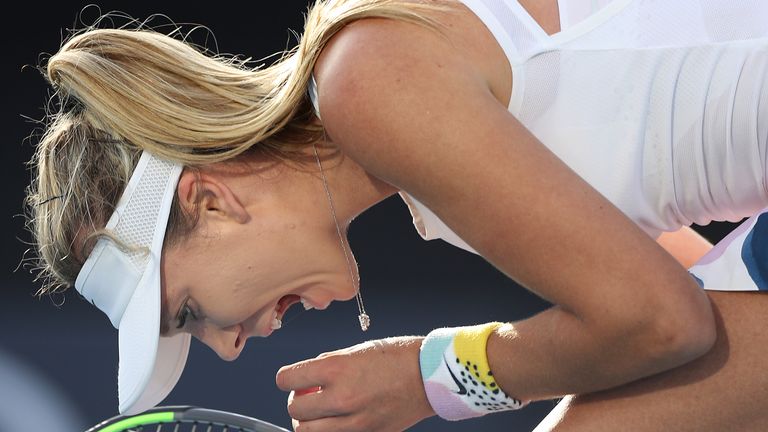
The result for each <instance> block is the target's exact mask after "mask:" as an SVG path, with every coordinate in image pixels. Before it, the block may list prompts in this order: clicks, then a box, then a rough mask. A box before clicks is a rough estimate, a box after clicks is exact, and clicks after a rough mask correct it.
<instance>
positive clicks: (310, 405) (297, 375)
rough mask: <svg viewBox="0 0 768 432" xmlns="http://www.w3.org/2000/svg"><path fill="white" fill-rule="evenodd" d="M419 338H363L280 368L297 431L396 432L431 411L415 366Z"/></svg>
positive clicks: (279, 381) (280, 380)
mask: <svg viewBox="0 0 768 432" xmlns="http://www.w3.org/2000/svg"><path fill="white" fill-rule="evenodd" d="M421 340H422V338H420V337H397V338H387V339H381V340H375V341H369V342H364V343H361V344H358V345H355V346H353V347H350V348H345V349H341V350H338V351H333V352H329V353H324V354H320V355H319V356H318V357H317V358H315V359H312V360H305V361H302V362H298V363H295V364H292V365H289V366H284V367H282V368H280V370H279V371H278V372H277V386H278V387H279V388H280V389H282V390H285V391H290V392H291V393H290V395H289V396H288V413H289V414H290V415H291V418H292V419H293V428H294V430H295V431H296V432H357V431H365V432H389V431H391V432H400V431H403V430H405V429H407V428H408V427H410V426H413V425H414V424H416V423H418V422H419V421H421V420H423V419H425V418H427V417H430V416H433V415H435V413H434V411H433V410H432V407H431V406H430V405H429V402H428V401H427V397H426V395H425V393H424V385H423V383H422V380H421V372H420V370H419V348H420V347H421Z"/></svg>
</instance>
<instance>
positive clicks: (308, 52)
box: [27, 0, 442, 293]
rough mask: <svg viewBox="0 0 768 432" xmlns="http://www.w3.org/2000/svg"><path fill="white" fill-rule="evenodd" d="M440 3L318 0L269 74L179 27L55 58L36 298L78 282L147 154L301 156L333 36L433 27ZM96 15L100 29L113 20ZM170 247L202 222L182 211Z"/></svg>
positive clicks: (83, 35) (75, 44)
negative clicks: (369, 24) (312, 88)
mask: <svg viewBox="0 0 768 432" xmlns="http://www.w3.org/2000/svg"><path fill="white" fill-rule="evenodd" d="M439 8H442V7H441V6H437V5H436V4H433V3H426V2H414V1H402V0H327V1H318V2H317V3H315V4H314V5H313V6H312V7H311V8H310V9H309V11H308V13H307V15H306V21H305V29H304V33H303V35H302V36H301V38H300V41H299V43H298V44H297V45H296V46H295V47H294V48H292V49H291V50H288V51H286V52H284V53H282V54H281V55H280V56H279V58H278V60H277V61H276V62H274V63H273V64H272V65H270V66H268V67H250V66H249V62H248V61H247V60H241V59H239V58H237V57H234V56H223V55H218V54H212V53H209V52H206V51H205V50H203V49H201V48H200V47H197V46H195V45H193V44H191V43H188V42H187V41H185V40H184V39H183V37H182V38H179V37H178V36H181V35H182V34H183V33H182V32H181V31H180V29H179V28H175V29H173V30H172V31H171V32H170V33H168V34H165V33H161V32H158V31H155V30H152V29H149V28H147V27H146V26H145V25H144V24H141V25H137V26H136V28H133V29H129V28H125V27H123V28H113V29H109V28H98V27H97V26H93V27H89V28H86V29H84V30H82V31H80V32H78V33H77V34H75V35H73V36H72V37H70V38H69V40H67V41H66V42H65V43H64V44H63V46H62V47H61V49H60V50H59V51H58V52H57V53H56V54H54V55H53V56H51V57H50V59H49V60H48V62H47V65H46V67H45V71H46V72H45V75H46V78H47V79H48V81H49V82H50V84H51V85H52V86H53V87H54V88H55V89H56V91H57V96H58V97H59V98H60V99H61V101H62V103H60V107H61V108H60V109H59V110H58V112H55V113H51V114H49V115H48V119H47V127H46V129H45V131H44V133H43V134H42V136H41V138H40V141H39V143H38V145H37V148H36V152H35V155H34V157H33V159H32V160H31V161H30V164H31V166H32V171H33V183H32V185H31V186H30V188H29V191H28V197H27V208H28V210H29V211H28V214H29V217H28V219H29V225H30V227H31V230H32V232H33V235H34V237H35V242H36V246H37V252H38V261H37V263H36V265H35V269H36V270H37V271H38V277H39V278H41V279H42V280H43V281H44V286H43V288H42V289H41V290H40V293H45V292H53V291H56V290H59V289H66V288H67V287H68V286H71V285H72V284H73V282H74V279H75V278H76V276H77V273H78V272H79V269H80V266H81V265H82V261H83V258H84V254H85V253H86V252H87V247H86V245H87V244H88V241H89V240H91V239H93V238H94V237H96V236H98V235H103V234H107V235H108V233H104V232H103V227H104V224H105V223H106V221H107V220H108V219H109V216H110V215H111V213H112V211H113V209H114V207H115V205H116V202H117V199H118V198H119V196H120V194H121V192H122V190H123V188H124V187H125V185H126V184H127V181H128V179H129V178H130V174H131V173H132V172H133V169H134V167H135V164H136V161H137V160H138V155H139V154H140V152H141V151H142V150H148V151H150V152H153V153H154V154H156V155H158V156H161V157H164V158H167V159H171V160H175V161H177V162H180V163H182V164H184V165H185V166H187V167H195V166H201V165H205V164H210V163H216V162H223V161H227V160H232V159H234V158H237V157H238V156H240V155H242V154H244V153H246V152H249V151H260V152H265V153H268V154H271V155H275V156H277V157H280V158H283V159H288V160H290V159H291V158H297V157H298V156H299V154H300V153H301V152H302V150H303V149H305V147H306V146H307V145H309V144H311V143H313V142H315V141H317V140H318V139H320V138H321V136H322V126H321V125H320V124H319V122H317V119H316V117H315V115H314V112H313V109H312V105H311V103H310V101H309V100H308V97H307V86H308V82H309V80H310V78H311V75H312V70H313V68H314V65H315V62H316V61H317V58H318V56H319V55H320V52H321V50H322V49H323V47H325V45H326V44H327V43H328V41H329V40H330V39H331V37H332V36H333V35H334V34H336V33H337V32H338V31H339V30H341V29H342V28H343V27H344V26H345V25H347V24H349V23H351V22H353V21H356V20H359V19H363V18H373V17H377V18H391V19H398V20H405V21H409V22H414V23H418V24H421V25H427V26H434V25H435V24H436V23H435V22H434V21H433V20H431V19H430V18H428V17H427V14H425V13H424V12H426V11H427V10H434V9H439ZM106 21H108V20H105V19H100V20H98V21H97V22H98V23H101V22H106ZM172 212H173V213H172V215H171V218H170V220H169V228H168V230H169V233H168V235H167V236H166V239H167V241H174V239H175V238H178V237H179V236H181V235H183V234H184V233H186V232H188V231H189V230H190V229H191V228H192V225H193V224H194V221H192V220H190V219H189V218H188V217H186V216H185V215H184V214H183V213H182V212H181V211H180V209H179V208H178V206H177V205H175V204H174V209H173V210H172Z"/></svg>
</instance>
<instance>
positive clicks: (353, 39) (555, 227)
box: [316, 20, 698, 319]
mask: <svg viewBox="0 0 768 432" xmlns="http://www.w3.org/2000/svg"><path fill="white" fill-rule="evenodd" d="M359 24H361V23H356V24H355V25H356V27H355V25H353V26H349V27H348V28H347V29H346V30H344V31H343V32H342V33H341V34H339V35H337V36H336V37H335V40H334V41H333V45H331V46H329V47H328V48H327V49H326V52H325V53H324V54H323V57H322V58H321V62H320V63H319V64H318V66H317V68H316V73H317V78H318V86H319V96H320V106H321V109H322V115H323V122H324V125H325V127H326V129H327V131H328V133H329V136H330V137H331V138H332V139H333V141H334V142H335V143H336V144H337V145H339V146H340V147H341V149H342V151H343V152H344V153H345V154H347V155H348V156H349V157H351V158H352V159H354V160H355V161H356V162H357V163H359V164H360V165H361V166H362V167H363V168H364V169H365V170H366V171H368V172H369V173H370V174H372V175H374V176H376V177H378V178H380V179H382V180H384V181H386V182H388V183H390V184H392V185H394V186H396V187H398V188H400V189H402V190H404V191H407V192H408V193H409V194H411V195H413V196H414V197H415V198H416V199H418V200H419V201H421V202H422V203H424V204H425V205H426V206H427V207H429V208H430V209H431V210H433V211H434V212H435V213H436V214H437V215H438V216H439V217H440V218H441V219H442V220H443V221H444V222H445V223H446V224H447V225H448V226H449V227H451V229H452V230H454V231H455V232H456V233H457V234H458V235H459V236H460V237H461V238H462V239H464V240H465V241H466V242H467V243H468V244H469V245H471V246H472V247H473V248H474V249H475V250H476V251H478V252H479V253H480V254H481V255H482V256H483V257H484V258H486V259H487V260H488V261H489V262H491V263H492V264H493V265H494V266H496V267H497V268H498V269H499V270H501V271H503V272H504V273H506V274H507V275H508V276H510V277H511V278H513V279H514V280H516V281H517V282H518V283H520V284H521V285H523V286H525V287H527V288H529V289H531V290H532V291H534V292H536V293H537V294H539V295H540V296H542V297H543V298H545V299H547V300H548V301H550V302H553V303H555V304H559V305H561V306H564V307H565V308H567V309H570V310H572V311H574V312H576V313H578V314H582V313H583V314H584V315H588V316H593V317H595V316H599V314H597V315H596V312H598V311H602V312H604V315H602V316H601V319H603V318H605V319H607V318H608V315H609V314H611V313H615V314H616V315H615V316H620V317H626V316H627V315H626V314H627V312H629V311H630V310H631V311H632V312H637V313H635V314H633V315H634V316H637V315H639V314H642V313H648V312H653V311H655V310H657V309H655V308H657V307H658V306H659V303H660V302H661V300H662V299H663V300H664V301H669V300H673V301H674V299H675V298H676V297H677V298H678V299H679V300H683V301H685V300H690V296H692V295H694V294H693V291H694V290H695V289H698V286H697V285H696V284H695V283H694V282H693V281H692V280H691V278H689V277H688V275H687V273H686V272H685V271H684V269H682V268H681V267H680V266H679V265H678V264H677V263H676V262H675V261H674V260H672V259H671V258H670V257H669V256H668V255H667V254H665V253H664V251H663V249H661V248H660V247H659V246H658V245H657V244H656V243H655V242H654V241H653V240H652V239H650V238H649V237H648V236H647V235H646V234H645V233H644V232H643V231H642V230H640V229H639V228H638V227H637V226H636V225H635V224H634V223H633V222H632V221H630V220H629V219H627V218H626V217H625V216H624V215H623V213H621V212H620V211H619V210H618V209H617V208H615V207H614V206H613V205H612V204H611V203H610V202H608V201H607V200H606V199H605V198H604V197H603V196H602V195H600V194H599V193H598V192H596V191H595V190H594V189H593V188H592V187H591V186H590V185H589V184H587V183H586V182H585V181H584V180H583V179H581V178H580V177H579V176H578V175H576V174H575V173H574V172H573V171H572V170H571V169H570V168H569V167H568V166H566V165H565V164H564V163H563V162H562V161H561V160H559V159H558V158H557V157H556V156H555V155H554V154H553V153H551V152H550V151H549V150H548V149H547V148H546V147H545V146H544V145H543V144H542V143H541V142H540V141H538V140H537V139H536V138H535V137H534V136H533V135H532V134H531V133H530V132H529V131H528V130H527V129H526V128H525V127H524V126H523V125H522V124H521V123H520V122H519V121H518V120H517V119H516V118H515V117H514V116H512V115H511V114H510V113H509V111H508V110H507V109H506V107H505V106H504V105H503V104H501V103H499V101H498V100H497V99H496V98H495V97H494V96H493V94H492V92H491V91H490V90H489V84H488V82H487V80H485V78H484V76H483V74H482V73H480V72H478V70H477V69H476V68H474V67H473V66H472V64H470V63H469V62H466V61H464V59H463V57H462V55H461V53H460V52H456V51H455V48H453V47H452V45H451V44H450V43H448V42H447V41H446V40H445V39H443V38H441V37H440V36H438V35H436V34H434V33H432V32H431V31H430V30H428V29H421V28H418V27H416V26H414V25H412V24H405V23H397V22H393V21H385V20H371V21H368V22H366V23H364V25H359ZM677 303H678V304H680V303H679V302H677ZM690 303H691V302H689V303H688V304H690ZM673 304H674V303H673ZM651 315H652V314H651ZM619 319H626V318H619ZM629 319H633V318H629Z"/></svg>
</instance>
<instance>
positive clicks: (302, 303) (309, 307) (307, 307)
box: [301, 298, 315, 310]
mask: <svg viewBox="0 0 768 432" xmlns="http://www.w3.org/2000/svg"><path fill="white" fill-rule="evenodd" d="M301 305H302V306H304V310H312V309H314V308H315V307H314V306H312V305H311V304H309V302H308V301H307V300H306V299H304V298H302V299H301Z"/></svg>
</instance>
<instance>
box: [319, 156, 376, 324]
mask: <svg viewBox="0 0 768 432" xmlns="http://www.w3.org/2000/svg"><path fill="white" fill-rule="evenodd" d="M312 150H314V152H315V160H316V161H317V167H318V168H319V169H320V176H321V177H322V178H323V187H324V188H325V194H326V195H327V196H328V204H329V205H330V206H331V215H332V216H333V222H334V223H335V224H336V233H337V234H338V235H339V243H340V244H341V250H342V251H343V252H344V259H346V260H347V268H348V269H349V281H350V283H352V287H357V295H356V298H357V309H358V311H360V315H358V317H357V318H358V320H359V321H360V328H361V329H363V331H366V330H368V327H370V326H371V317H369V316H368V314H367V313H365V305H363V296H362V295H361V294H360V279H359V278H358V279H357V283H355V272H354V271H352V261H351V258H350V255H351V254H350V253H349V251H348V250H347V246H346V245H345V244H344V236H343V235H342V234H341V226H340V225H339V219H338V218H337V217H336V207H335V206H334V205H333V199H332V198H331V190H330V188H329V187H328V180H327V179H326V178H325V171H324V170H323V164H321V163H320V156H318V154H317V147H316V146H315V145H314V144H312Z"/></svg>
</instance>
